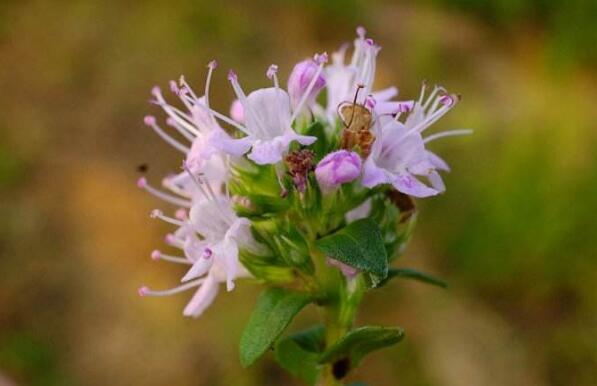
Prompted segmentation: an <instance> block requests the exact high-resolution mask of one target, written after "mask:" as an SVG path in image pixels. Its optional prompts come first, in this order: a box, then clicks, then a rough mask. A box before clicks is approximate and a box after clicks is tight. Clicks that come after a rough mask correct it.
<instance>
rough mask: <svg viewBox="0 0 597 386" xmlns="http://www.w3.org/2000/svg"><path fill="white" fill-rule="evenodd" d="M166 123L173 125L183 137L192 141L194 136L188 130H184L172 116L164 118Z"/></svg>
mask: <svg viewBox="0 0 597 386" xmlns="http://www.w3.org/2000/svg"><path fill="white" fill-rule="evenodd" d="M166 124H167V125H168V126H170V127H173V128H175V129H176V131H178V132H179V133H180V134H181V135H182V136H183V137H185V138H186V139H187V140H188V141H189V142H193V141H194V140H195V138H196V136H194V135H193V134H191V133H190V132H189V131H188V130H186V129H185V128H184V127H183V126H182V125H180V124H179V123H178V121H177V120H176V119H174V118H172V117H168V118H166Z"/></svg>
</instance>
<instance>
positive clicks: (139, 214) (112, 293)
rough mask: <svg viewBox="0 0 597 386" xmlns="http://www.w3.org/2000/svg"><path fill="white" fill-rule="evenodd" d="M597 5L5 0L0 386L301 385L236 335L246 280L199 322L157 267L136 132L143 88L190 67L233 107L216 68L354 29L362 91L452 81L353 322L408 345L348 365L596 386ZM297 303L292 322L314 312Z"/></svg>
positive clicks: (449, 0) (437, 377)
mask: <svg viewBox="0 0 597 386" xmlns="http://www.w3.org/2000/svg"><path fill="white" fill-rule="evenodd" d="M596 4H597V2H595V1H591V0H586V1H584V0H568V1H565V2H564V1H547V0H537V1H530V0H516V1H515V0H502V1H493V2H478V1H474V0H428V1H417V2H394V1H372V0H369V1H360V0H351V1H338V0H316V1H300V0H296V1H292V2H278V1H265V0H259V1H251V2H249V1H218V2H214V1H199V2H197V1H168V2H158V1H144V2H125V1H122V2H117V1H104V2H102V1H68V2H67V1H64V2H63V1H45V0H40V1H35V0H33V1H29V0H27V1H8V0H2V1H1V2H0V87H1V89H2V93H0V106H1V108H0V385H2V386H8V385H32V386H36V385H92V386H94V385H98V386H100V385H101V386H103V385H148V386H152V385H180V386H185V385H210V386H219V385H234V386H237V385H238V386H256V385H260V386H261V385H298V383H296V381H295V380H294V379H291V378H289V377H288V376H287V375H285V374H284V373H282V372H281V371H280V370H278V369H277V367H276V365H275V363H274V362H273V360H272V358H271V356H270V357H268V358H266V359H265V360H262V361H260V362H259V364H258V365H257V366H255V367H253V368H251V369H249V370H246V371H245V370H243V369H241V367H240V364H239V362H238V359H237V358H238V354H237V347H238V340H239V337H240V334H241V332H242V329H243V327H244V325H245V322H246V321H247V318H248V315H249V312H250V309H251V307H252V305H253V303H254V299H255V297H256V295H257V293H258V290H259V288H257V286H254V285H251V284H240V285H239V286H238V287H237V290H235V291H234V292H232V293H229V294H222V295H221V296H219V297H218V299H217V301H216V303H215V304H214V306H212V307H211V308H210V309H209V310H208V311H207V313H206V314H205V315H204V316H203V317H202V318H200V319H198V320H192V319H186V318H183V316H182V308H183V306H184V304H185V303H186V301H188V298H189V296H190V293H187V294H184V295H178V296H176V297H171V298H159V299H158V298H149V299H148V298H145V299H140V298H139V297H138V296H137V288H138V287H139V286H140V285H141V284H148V285H150V286H152V287H154V288H167V287H170V286H173V285H174V284H175V283H176V282H177V281H178V279H179V277H180V274H181V271H180V267H172V266H170V265H168V264H165V263H160V262H157V263H156V262H152V261H151V260H150V259H149V253H150V252H151V250H152V249H154V248H162V247H163V243H162V237H163V234H164V233H165V232H167V231H168V230H169V228H168V227H167V226H164V225H163V224H160V223H158V222H156V221H152V220H150V219H149V216H148V213H149V211H150V210H151V209H153V208H155V207H157V206H160V205H161V203H159V202H157V201H156V200H154V199H153V198H151V197H150V196H149V195H147V194H145V193H144V192H142V191H139V190H138V189H137V188H136V186H135V181H136V179H137V178H138V174H137V172H136V167H137V165H139V164H142V163H147V164H148V165H149V171H148V178H149V179H150V180H151V181H153V182H154V183H156V182H159V180H160V179H161V177H162V176H163V175H164V174H165V173H167V172H169V171H172V170H176V169H177V168H178V165H179V163H180V159H179V155H178V154H177V153H176V152H175V151H173V150H171V148H169V147H168V146H167V145H166V144H165V143H162V142H161V140H160V139H159V138H158V137H157V136H155V135H154V134H153V133H152V132H150V130H149V129H147V128H146V127H145V126H144V125H143V124H142V118H143V116H144V115H145V114H147V113H153V114H157V113H158V111H157V110H156V108H155V107H152V106H150V105H149V104H148V103H147V102H148V99H149V97H150V94H149V90H150V88H151V87H152V86H153V85H155V84H159V85H161V86H163V87H166V86H167V81H168V80H170V79H173V78H177V77H178V76H179V75H180V74H183V73H184V74H186V77H187V79H188V80H189V81H190V82H191V84H194V85H196V86H197V87H198V88H199V89H201V88H202V87H203V82H204V77H205V72H206V68H205V65H206V64H207V63H208V61H210V60H211V59H213V58H217V59H218V61H219V63H220V67H219V69H218V71H217V72H216V76H215V80H214V84H213V87H212V90H213V92H212V95H211V99H212V100H213V101H214V103H215V105H216V106H217V107H218V108H219V109H220V110H223V111H227V109H228V103H229V101H230V100H231V99H232V92H231V90H230V87H229V85H228V83H227V81H226V79H225V75H226V72H227V69H228V68H234V69H236V70H237V72H238V74H239V77H240V78H241V80H242V82H243V85H245V86H246V87H247V88H249V89H250V88H255V87H263V86H264V85H266V84H268V81H267V79H266V78H265V76H264V73H265V70H266V69H267V67H268V66H269V64H271V63H277V64H278V65H280V69H281V70H280V71H281V74H282V77H284V78H285V77H286V76H287V75H288V73H289V72H290V69H291V68H292V65H293V63H295V62H297V61H299V60H301V59H303V58H304V57H307V56H310V55H312V54H313V53H314V52H321V51H328V52H331V51H333V50H335V49H336V48H337V47H338V46H339V45H340V44H341V43H343V42H347V41H351V40H352V39H353V37H354V29H355V27H356V26H357V25H364V26H365V27H366V28H367V30H368V32H369V34H370V35H371V37H373V38H374V39H375V40H376V41H377V42H379V43H380V44H381V45H382V46H383V50H382V52H381V54H380V56H379V61H378V69H379V74H378V78H377V80H378V83H377V86H378V87H386V86H389V85H393V84H396V85H397V86H398V87H399V88H400V90H401V94H402V96H403V97H404V98H409V97H410V98H412V97H416V96H418V92H419V87H420V83H421V81H422V80H424V79H427V80H429V81H430V82H440V83H441V84H443V85H444V86H446V87H447V88H448V89H449V90H451V91H454V92H459V93H460V94H462V96H463V100H462V103H460V105H459V106H458V107H457V108H456V109H454V110H453V111H452V112H451V113H450V114H449V115H448V116H447V117H446V119H444V120H443V121H441V123H439V124H438V125H436V129H449V128H463V127H466V128H474V129H475V135H474V136H472V137H467V138H458V139H447V140H445V141H438V142H437V144H436V143H434V144H433V149H434V150H435V151H437V152H438V153H439V154H441V155H442V156H444V157H445V159H447V160H448V161H449V162H450V164H451V166H452V167H453V173H451V174H449V175H447V177H446V181H447V184H448V190H447V192H446V194H445V195H443V196H440V197H436V198H432V199H427V200H425V201H424V202H423V201H421V202H420V215H419V226H418V229H417V231H416V232H415V233H416V236H415V238H414V240H413V243H412V244H411V245H410V247H409V249H408V251H407V253H406V255H405V256H404V257H403V258H402V259H401V260H400V261H399V262H398V264H399V265H402V266H410V267H416V268H421V269H425V270H427V271H429V272H432V273H435V274H437V275H439V276H441V277H443V278H445V279H446V280H447V281H448V282H449V284H450V288H449V290H447V291H444V290H441V289H436V288H432V287H426V286H424V285H422V284H418V283H410V282H400V281H395V282H393V283H391V284H390V285H388V286H387V287H385V288H384V289H383V290H380V291H376V292H373V293H371V294H369V295H368V297H367V298H366V299H365V302H364V306H363V309H362V312H361V313H360V315H359V323H379V324H388V325H399V326H402V327H404V328H405V329H406V332H407V339H406V340H405V341H404V342H403V343H401V344H400V345H397V346H395V347H393V348H390V349H386V350H384V351H381V352H378V353H376V354H374V355H372V356H371V357H370V358H369V359H367V360H366V362H365V364H364V366H363V367H362V369H361V370H359V371H358V372H357V373H355V374H354V375H353V376H352V378H351V379H354V380H367V381H368V383H369V384H371V385H372V386H381V385H388V386H389V385H409V386H410V385H415V386H432V385H433V386H452V385H453V386H461V385H475V386H485V385H508V386H518V385H520V386H523V385H524V386H527V385H529V386H530V385H537V386H543V385H553V386H556V385H576V386H589V385H596V384H597V261H596V259H597V245H596V241H595V237H596V235H597V234H596V232H597V220H596V213H597V151H596V150H595V149H596V147H597V127H596V118H597V109H596V108H595V107H594V106H593V104H594V103H595V100H596V99H597V91H596V90H597V87H596V86H597V79H596V75H597V71H596V64H597V50H596V41H597V28H595V23H594V19H595V16H596V15H597V6H596ZM316 317H317V314H316V311H314V310H310V311H308V312H306V313H305V314H304V315H301V317H300V318H299V319H298V320H297V321H295V322H294V326H293V327H299V326H300V325H303V324H307V323H310V322H312V321H313V320H314V319H315V318H316Z"/></svg>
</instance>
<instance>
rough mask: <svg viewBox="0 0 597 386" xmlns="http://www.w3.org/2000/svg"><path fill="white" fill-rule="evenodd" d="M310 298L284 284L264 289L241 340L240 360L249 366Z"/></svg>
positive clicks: (269, 345)
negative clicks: (288, 288) (284, 286)
mask: <svg viewBox="0 0 597 386" xmlns="http://www.w3.org/2000/svg"><path fill="white" fill-rule="evenodd" d="M310 301H311V297H310V296H309V295H308V294H305V293H300V292H295V291H290V290H287V289H284V288H275V287H273V288H267V289H266V290H265V291H263V292H262V293H261V295H260V296H259V298H258V299H257V304H256V305H255V309H254V310H253V313H252V314H251V318H250V319H249V323H248V324H247V327H246V328H245V330H244V332H243V335H242V337H241V340H240V361H241V364H242V365H243V366H244V367H248V366H250V365H252V364H253V363H254V362H255V361H256V360H257V359H259V357H260V356H262V355H263V354H264V353H265V352H266V351H267V350H268V349H269V348H270V347H271V346H272V345H273V344H274V343H275V342H276V339H278V337H279V336H280V334H282V332H283V331H284V330H285V329H286V327H288V324H290V322H291V321H292V319H293V318H294V316H295V315H296V314H297V313H298V312H299V311H300V310H301V309H303V307H305V306H306V305H307V304H308V303H309V302H310Z"/></svg>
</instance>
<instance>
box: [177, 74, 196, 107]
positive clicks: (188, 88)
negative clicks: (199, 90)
mask: <svg viewBox="0 0 597 386" xmlns="http://www.w3.org/2000/svg"><path fill="white" fill-rule="evenodd" d="M178 83H179V84H180V85H181V86H182V87H181V89H180V91H181V92H180V94H182V93H185V92H188V93H189V95H190V96H191V97H192V98H193V99H194V100H195V101H197V100H199V97H198V96H197V95H196V94H195V92H194V91H193V89H192V88H191V86H190V85H189V84H188V83H187V80H186V79H185V77H184V75H181V76H180V78H179V79H178Z"/></svg>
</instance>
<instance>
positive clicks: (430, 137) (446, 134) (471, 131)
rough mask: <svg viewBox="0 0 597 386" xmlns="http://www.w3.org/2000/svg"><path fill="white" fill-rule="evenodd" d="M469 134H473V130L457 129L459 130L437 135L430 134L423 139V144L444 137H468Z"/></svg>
mask: <svg viewBox="0 0 597 386" xmlns="http://www.w3.org/2000/svg"><path fill="white" fill-rule="evenodd" d="M469 134H473V130H471V129H459V130H448V131H441V132H439V133H435V134H431V135H430V136H428V137H426V138H425V139H423V143H428V142H431V141H435V140H436V139H439V138H444V137H452V136H456V135H469Z"/></svg>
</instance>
